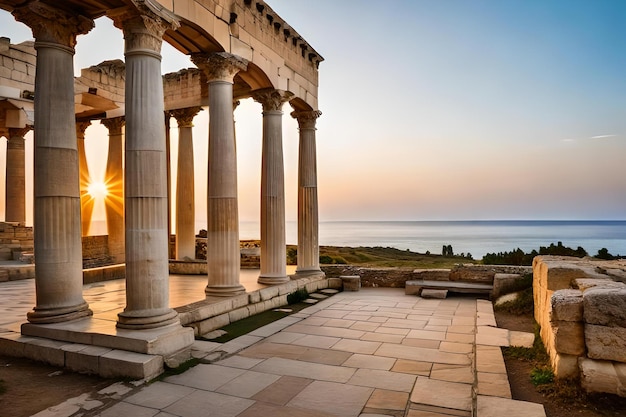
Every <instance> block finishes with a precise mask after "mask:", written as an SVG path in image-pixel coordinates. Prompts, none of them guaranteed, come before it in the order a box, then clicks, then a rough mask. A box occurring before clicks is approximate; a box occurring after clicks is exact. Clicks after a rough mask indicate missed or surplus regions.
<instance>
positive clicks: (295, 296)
mask: <svg viewBox="0 0 626 417" xmlns="http://www.w3.org/2000/svg"><path fill="white" fill-rule="evenodd" d="M307 298H309V292H308V291H307V290H306V288H300V289H299V290H296V291H294V292H292V293H291V294H287V304H289V305H292V304H297V303H300V302H302V301H304V300H306V299H307Z"/></svg>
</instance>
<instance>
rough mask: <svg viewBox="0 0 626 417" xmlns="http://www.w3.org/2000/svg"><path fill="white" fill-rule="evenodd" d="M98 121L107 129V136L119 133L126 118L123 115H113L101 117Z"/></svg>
mask: <svg viewBox="0 0 626 417" xmlns="http://www.w3.org/2000/svg"><path fill="white" fill-rule="evenodd" d="M100 123H101V124H102V125H104V127H106V128H107V129H109V136H112V135H121V134H122V128H123V127H124V125H125V124H126V119H125V118H124V117H123V116H121V117H113V118H111V119H102V120H100Z"/></svg>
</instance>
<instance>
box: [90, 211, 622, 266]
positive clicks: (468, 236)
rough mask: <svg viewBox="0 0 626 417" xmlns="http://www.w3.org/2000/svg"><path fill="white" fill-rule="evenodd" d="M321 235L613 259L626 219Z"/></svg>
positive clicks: (360, 229) (469, 250)
mask: <svg viewBox="0 0 626 417" xmlns="http://www.w3.org/2000/svg"><path fill="white" fill-rule="evenodd" d="M97 223H100V224H97ZM101 223H102V222H94V226H93V227H92V229H93V230H92V233H91V234H104V233H106V225H102V224H101ZM239 227H240V228H239V236H240V238H241V239H242V240H243V239H259V238H260V227H259V223H258V222H251V221H242V222H240V226H239ZM196 228H197V229H198V230H200V229H206V225H203V224H202V223H201V222H197V223H196ZM102 231H104V232H102ZM99 232H101V233H99ZM319 233H320V245H324V246H353V247H358V246H374V247H392V248H397V249H401V250H406V249H408V250H410V251H413V252H419V253H426V252H430V253H433V254H440V253H441V252H442V247H443V246H444V245H446V246H447V245H451V246H452V249H453V251H454V253H455V254H461V253H463V254H465V255H467V254H471V255H472V257H473V258H474V259H481V258H482V257H483V256H484V255H485V254H487V253H498V252H510V251H512V250H515V249H517V248H519V249H522V250H523V251H524V252H530V251H532V250H533V249H536V250H539V247H541V246H550V244H551V243H554V244H555V245H556V244H558V242H561V243H562V244H563V245H564V246H568V247H571V248H574V249H576V248H578V247H579V246H581V247H582V248H584V249H585V250H586V251H587V253H589V255H595V254H597V253H598V250H599V249H602V248H606V249H607V250H608V251H609V253H610V254H612V255H622V256H626V220H495V221H490V220H478V221H332V222H328V221H326V222H325V221H322V222H320V225H319ZM286 240H287V243H288V244H296V243H297V241H298V229H297V224H296V222H289V221H288V222H287V223H286Z"/></svg>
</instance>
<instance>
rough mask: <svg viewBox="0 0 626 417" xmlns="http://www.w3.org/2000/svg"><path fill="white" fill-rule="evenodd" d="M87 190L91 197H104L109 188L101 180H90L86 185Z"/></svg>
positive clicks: (107, 193)
mask: <svg viewBox="0 0 626 417" xmlns="http://www.w3.org/2000/svg"><path fill="white" fill-rule="evenodd" d="M87 192H88V193H89V195H90V196H91V197H92V198H106V196H107V195H109V190H108V188H107V186H106V184H105V183H103V182H92V183H91V184H89V186H88V187H87Z"/></svg>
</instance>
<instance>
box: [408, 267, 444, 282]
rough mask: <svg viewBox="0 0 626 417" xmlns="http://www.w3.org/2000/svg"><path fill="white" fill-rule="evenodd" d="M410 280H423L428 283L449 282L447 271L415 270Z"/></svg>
mask: <svg viewBox="0 0 626 417" xmlns="http://www.w3.org/2000/svg"><path fill="white" fill-rule="evenodd" d="M411 279H425V280H430V281H449V280H450V270H449V269H415V270H414V271H413V277H411Z"/></svg>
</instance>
